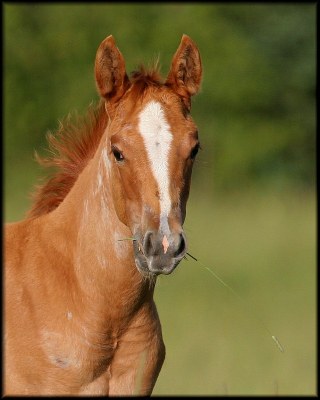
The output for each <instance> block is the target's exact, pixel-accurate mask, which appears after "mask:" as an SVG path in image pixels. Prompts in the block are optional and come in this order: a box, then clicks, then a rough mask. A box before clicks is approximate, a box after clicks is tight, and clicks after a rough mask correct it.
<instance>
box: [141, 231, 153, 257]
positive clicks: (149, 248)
mask: <svg viewBox="0 0 320 400" xmlns="http://www.w3.org/2000/svg"><path fill="white" fill-rule="evenodd" d="M152 236H153V233H152V232H151V231H149V232H147V233H146V234H145V237H144V240H143V252H144V255H145V256H147V257H149V256H151V255H154V253H155V249H154V247H153V243H152Z"/></svg>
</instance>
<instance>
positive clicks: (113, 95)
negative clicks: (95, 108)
mask: <svg viewBox="0 0 320 400" xmlns="http://www.w3.org/2000/svg"><path fill="white" fill-rule="evenodd" d="M94 72H95V78H96V84H97V88H98V91H99V93H100V95H101V96H102V97H104V98H105V99H106V100H107V101H112V102H114V101H117V100H119V99H120V97H122V96H123V94H124V93H125V91H126V90H127V88H128V86H129V78H128V76H127V73H126V66H125V62H124V58H123V55H122V54H121V53H120V51H119V49H118V48H117V47H116V43H115V40H114V38H113V36H112V35H110V36H108V37H107V38H105V39H104V40H103V42H102V43H101V44H100V46H99V48H98V50H97V54H96V60H95V67H94Z"/></svg>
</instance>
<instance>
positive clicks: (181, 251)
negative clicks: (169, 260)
mask: <svg viewBox="0 0 320 400" xmlns="http://www.w3.org/2000/svg"><path fill="white" fill-rule="evenodd" d="M186 249H187V245H186V241H185V238H184V235H183V234H180V243H179V247H178V249H177V250H176V252H175V253H174V257H179V256H182V255H183V254H184V253H185V251H186Z"/></svg>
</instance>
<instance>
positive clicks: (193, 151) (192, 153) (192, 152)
mask: <svg viewBox="0 0 320 400" xmlns="http://www.w3.org/2000/svg"><path fill="white" fill-rule="evenodd" d="M199 148H200V144H199V143H197V144H196V145H195V146H194V148H193V149H192V150H191V153H190V158H191V160H194V159H195V158H196V155H197V154H198V151H199Z"/></svg>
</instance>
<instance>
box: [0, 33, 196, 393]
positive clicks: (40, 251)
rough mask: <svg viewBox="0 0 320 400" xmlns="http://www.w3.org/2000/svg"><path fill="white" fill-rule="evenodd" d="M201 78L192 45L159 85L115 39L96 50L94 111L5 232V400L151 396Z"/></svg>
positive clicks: (181, 238) (60, 148) (60, 138)
mask: <svg viewBox="0 0 320 400" xmlns="http://www.w3.org/2000/svg"><path fill="white" fill-rule="evenodd" d="M201 74H202V70H201V61H200V55H199V52H198V49H197V47H196V45H195V44H194V43H193V41H192V40H191V39H190V38H189V37H188V36H186V35H183V37H182V40H181V43H180V45H179V48H178V50H177V51H176V53H175V55H174V57H173V60H172V64H171V69H170V72H169V74H168V77H167V79H166V80H165V81H162V79H161V78H160V76H159V74H158V72H157V71H156V70H153V71H149V72H147V71H145V70H144V69H143V68H141V69H140V71H138V72H135V73H133V74H132V76H131V78H129V77H128V76H127V74H126V70H125V62H124V58H123V56H122V54H121V53H120V51H119V50H118V48H117V47H116V45H115V41H114V39H113V37H112V36H108V37H107V38H106V39H105V40H104V41H103V42H102V43H101V44H100V47H99V48H98V51H97V55H96V60H95V78H96V84H97V88H98V91H99V93H100V95H101V97H102V99H101V102H100V105H99V107H97V108H96V109H95V110H94V111H91V114H90V115H89V120H90V121H89V122H88V121H87V122H85V123H83V124H82V126H78V127H76V128H75V127H74V125H71V124H69V125H67V127H65V126H61V128H60V131H59V132H58V134H57V135H56V136H51V138H49V139H50V143H51V146H52V147H53V148H54V150H55V151H56V155H55V156H54V157H53V158H52V159H51V160H50V159H49V160H45V161H46V162H47V163H49V164H50V163H51V165H55V166H56V167H58V168H59V170H58V172H56V174H55V175H53V176H52V177H51V179H50V180H48V181H47V183H45V184H44V185H43V186H42V187H41V188H40V189H39V190H38V193H37V195H36V198H35V203H34V205H33V208H32V209H31V211H30V212H29V215H28V218H27V219H25V220H23V221H21V222H17V223H11V224H7V226H6V228H5V249H6V251H5V265H6V269H5V299H4V302H5V314H4V315H5V347H4V350H5V365H4V367H5V394H6V395H10V394H20V395H36V394H56V395H64V394H74V395H81V394H88V395H130V394H143V395H150V394H151V392H152V390H153V387H154V385H155V382H156V379H157V377H158V374H159V372H160V369H161V367H162V364H163V361H164V358H165V347H164V343H163V340H162V334H161V325H160V321H159V318H158V314H157V310H156V306H155V304H154V301H153V292H154V286H155V282H156V276H157V275H158V274H170V273H171V272H172V271H173V270H174V268H175V267H176V266H177V264H178V263H179V262H180V261H181V259H182V258H183V257H184V255H185V254H186V250H187V246H186V238H185V235H184V232H183V229H182V225H183V222H184V219H185V214H186V202H187V198H188V194H189V187H190V179H191V170H192V164H193V161H194V158H195V156H196V153H197V150H198V148H199V141H198V134H197V128H196V126H195V124H194V122H193V120H192V118H191V116H190V98H191V96H192V95H194V94H196V93H197V92H198V90H199V86H200V81H201ZM125 239H127V240H125Z"/></svg>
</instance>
